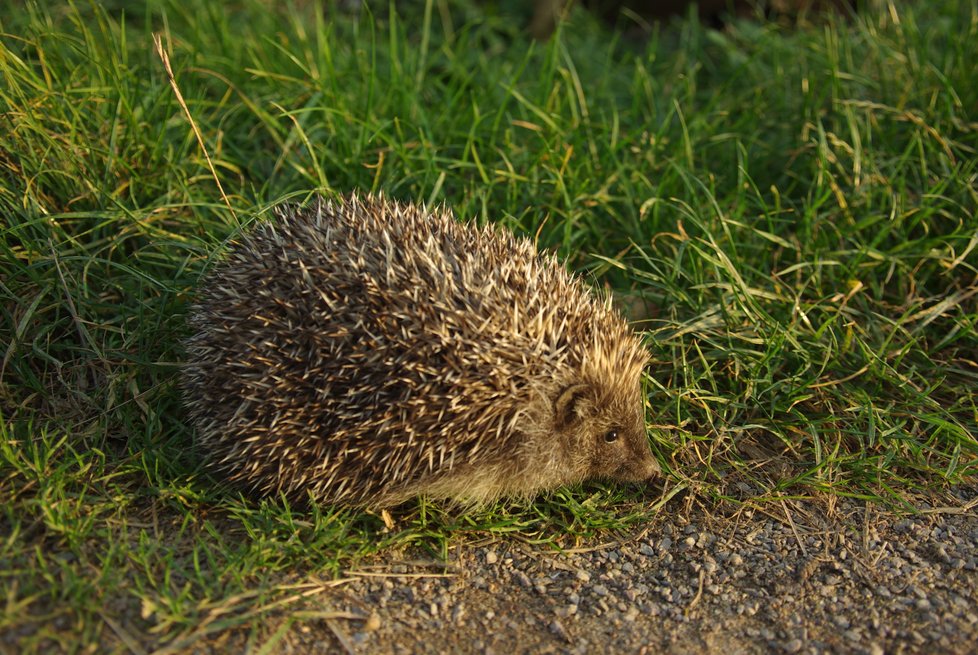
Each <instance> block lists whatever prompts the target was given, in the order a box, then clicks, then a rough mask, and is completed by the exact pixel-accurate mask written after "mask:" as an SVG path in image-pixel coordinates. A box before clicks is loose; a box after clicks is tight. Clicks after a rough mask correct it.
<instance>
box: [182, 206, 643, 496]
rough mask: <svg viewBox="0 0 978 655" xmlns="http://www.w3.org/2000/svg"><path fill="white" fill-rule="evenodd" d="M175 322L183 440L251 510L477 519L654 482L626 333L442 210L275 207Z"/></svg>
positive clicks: (500, 237) (552, 266) (638, 359)
mask: <svg viewBox="0 0 978 655" xmlns="http://www.w3.org/2000/svg"><path fill="white" fill-rule="evenodd" d="M189 323H190V327H191V331H192V336H191V337H190V338H189V339H188V341H187V342H186V349H187V364H186V366H185V368H184V372H183V380H182V384H183V392H184V396H185V399H186V404H187V407H188V411H189V415H190V418H191V422H192V423H193V425H194V426H195V427H196V430H197V438H198V442H199V444H200V446H201V447H202V449H203V450H204V451H205V453H206V454H207V455H208V456H209V457H210V459H211V462H212V464H213V465H214V466H215V467H216V468H217V469H218V470H220V471H222V472H223V473H224V474H225V475H226V477H227V478H229V479H230V480H231V481H233V482H236V483H239V484H242V485H244V486H246V487H248V488H251V489H252V490H254V491H257V492H259V493H261V494H267V495H276V494H285V495H286V496H287V497H290V498H295V499H305V498H307V497H310V496H311V497H312V499H313V500H314V501H317V502H323V503H336V504H341V505H348V506H360V507H375V508H379V507H387V506H392V505H396V504H398V503H400V502H403V501H405V500H407V499H409V498H411V497H413V496H416V495H419V494H427V495H428V496H430V497H434V498H447V499H452V500H457V501H460V502H463V503H471V504H481V503H485V502H489V501H492V500H494V499H497V498H500V497H520V498H530V497H532V496H534V495H536V494H538V493H539V492H541V491H544V490H547V489H552V488H554V487H557V486H560V485H564V484H570V483H575V482H580V481H582V480H585V479H589V478H608V479H618V480H625V481H643V480H646V479H648V478H650V477H653V476H654V475H655V474H656V473H657V472H658V470H659V469H658V465H657V464H656V461H655V459H654V458H653V456H652V454H651V452H650V450H649V444H648V440H647V436H646V431H645V423H644V417H643V399H642V395H641V389H640V376H641V371H642V367H643V365H644V364H645V361H646V357H647V355H646V352H645V350H644V349H643V348H642V345H641V343H640V341H639V339H638V338H637V337H636V336H635V335H634V334H633V333H632V332H631V330H630V329H629V328H628V326H627V325H626V324H625V322H624V320H623V319H622V318H621V317H620V316H619V315H618V314H617V312H615V311H614V310H613V309H612V308H611V306H610V304H609V303H607V302H599V301H598V300H596V299H595V298H594V297H593V296H592V295H591V294H590V293H589V292H588V290H587V288H586V287H585V286H584V284H583V283H582V282H581V281H580V280H579V279H577V278H575V277H574V276H572V275H571V274H569V273H568V272H567V270H566V269H565V268H564V267H563V266H561V265H560V263H559V262H557V261H556V260H555V259H554V258H553V257H549V256H548V257H542V256H540V255H538V254H537V252H536V250H535V248H534V246H533V244H532V243H531V242H530V241H528V240H526V239H522V238H516V237H514V236H513V235H511V234H509V233H507V232H503V231H502V230H499V229H496V228H492V227H486V228H478V227H476V226H474V225H471V224H463V223H460V222H458V221H456V220H455V219H454V217H453V216H452V215H451V213H450V212H448V211H447V210H444V209H437V210H434V211H429V210H426V209H425V208H423V207H419V206H416V205H412V204H402V203H398V202H392V201H389V200H386V199H383V198H376V197H366V198H364V197H357V196H355V195H354V196H351V197H349V198H347V199H345V200H343V201H340V202H331V201H325V200H317V201H315V202H314V203H312V204H311V205H310V206H308V207H306V208H304V209H297V208H295V207H284V208H282V209H281V210H279V215H278V217H277V220H275V221H272V222H268V223H265V224H262V225H259V226H258V227H257V228H255V229H253V230H251V231H250V232H248V233H246V234H245V235H244V236H243V237H242V238H241V239H240V241H239V242H238V243H236V244H235V245H233V246H232V247H231V248H230V249H229V252H228V253H227V254H226V256H225V257H224V258H223V259H222V260H221V261H220V262H219V263H217V264H216V265H215V266H214V268H213V269H212V270H211V271H210V272H209V274H208V275H207V276H206V278H205V280H204V281H203V283H202V285H201V288H200V290H199V296H198V300H197V303H196V304H195V305H194V306H193V308H192V310H191V313H190V318H189Z"/></svg>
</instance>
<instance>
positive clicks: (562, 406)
mask: <svg viewBox="0 0 978 655" xmlns="http://www.w3.org/2000/svg"><path fill="white" fill-rule="evenodd" d="M587 390H588V387H587V385H586V384H584V383H582V382H579V383H576V384H570V385H568V386H566V387H564V388H563V389H562V390H561V391H560V393H559V394H557V398H556V399H555V400H554V423H555V424H556V427H557V428H558V429H562V428H566V427H568V426H570V425H572V424H574V423H576V422H577V420H578V412H577V408H578V406H579V405H580V404H581V400H583V399H584V396H585V395H586V394H587Z"/></svg>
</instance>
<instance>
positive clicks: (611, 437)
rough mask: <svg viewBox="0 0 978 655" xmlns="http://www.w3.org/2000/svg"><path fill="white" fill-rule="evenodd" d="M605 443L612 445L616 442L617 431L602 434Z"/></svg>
mask: <svg viewBox="0 0 978 655" xmlns="http://www.w3.org/2000/svg"><path fill="white" fill-rule="evenodd" d="M604 440H605V443H614V442H615V441H618V430H608V431H607V432H605V433H604Z"/></svg>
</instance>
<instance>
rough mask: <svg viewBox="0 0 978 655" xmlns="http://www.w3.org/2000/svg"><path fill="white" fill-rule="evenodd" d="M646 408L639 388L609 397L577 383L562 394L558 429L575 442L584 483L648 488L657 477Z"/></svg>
mask: <svg viewBox="0 0 978 655" xmlns="http://www.w3.org/2000/svg"><path fill="white" fill-rule="evenodd" d="M642 407H643V404H642V398H641V390H640V389H639V387H638V385H637V384H636V385H635V388H634V390H632V391H631V392H630V393H624V394H621V393H618V394H609V393H601V389H600V386H599V385H596V384H589V383H577V384H572V385H569V386H567V387H565V388H564V389H563V390H562V391H561V392H560V393H559V394H558V396H557V398H556V399H555V401H554V419H555V420H554V422H555V428H556V430H557V432H558V434H562V435H565V437H566V438H567V439H568V440H569V441H570V442H571V444H570V446H571V451H572V452H574V453H575V454H576V457H575V458H574V460H575V468H581V469H583V470H580V471H576V472H578V473H579V474H580V477H581V478H583V479H592V478H603V479H610V480H620V481H623V482H645V481H647V480H649V479H650V478H653V477H655V476H657V475H658V474H659V472H660V469H659V464H658V462H656V460H655V457H653V456H652V452H651V450H650V449H649V442H648V437H647V435H646V431H645V418H644V416H643V411H642Z"/></svg>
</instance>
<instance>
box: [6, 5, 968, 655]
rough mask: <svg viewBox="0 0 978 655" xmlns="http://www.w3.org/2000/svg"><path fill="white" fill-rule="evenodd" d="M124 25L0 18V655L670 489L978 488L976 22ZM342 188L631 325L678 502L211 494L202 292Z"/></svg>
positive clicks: (208, 620)
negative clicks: (413, 213)
mask: <svg viewBox="0 0 978 655" xmlns="http://www.w3.org/2000/svg"><path fill="white" fill-rule="evenodd" d="M116 4H118V5H124V4H128V3H107V5H106V6H107V7H108V8H107V9H104V8H101V7H100V6H99V5H96V4H95V3H94V2H92V3H88V2H77V3H75V4H74V5H64V4H63V3H55V2H52V3H49V4H33V3H32V4H28V5H27V6H26V8H25V9H23V10H17V11H11V10H8V11H6V12H4V13H3V14H0V74H2V83H0V249H2V252H0V357H2V359H0V511H2V515H0V562H2V564H0V594H2V597H3V598H2V601H0V602H2V603H3V607H4V609H3V611H2V613H0V644H6V646H3V647H0V650H3V648H4V647H8V646H9V644H10V643H12V641H14V640H16V641H18V642H19V647H20V648H22V649H24V650H39V651H40V650H43V651H45V652H47V651H48V650H49V649H50V648H51V647H52V646H53V647H56V648H57V649H59V650H64V651H72V652H74V651H83V650H88V649H91V648H94V647H96V646H97V645H100V646H101V647H102V648H107V649H117V650H127V649H134V646H135V650H138V648H140V647H142V648H156V647H172V648H173V649H177V648H179V647H182V646H185V645H187V644H190V643H194V642H195V641H197V640H200V639H207V638H208V637H209V636H210V635H213V634H215V633H218V632H220V631H221V630H224V629H227V628H228V627H231V626H244V628H245V629H248V630H251V631H252V632H251V635H252V638H253V639H254V640H255V641H254V644H257V645H260V644H261V643H262V640H263V639H264V638H266V637H267V635H264V636H263V633H262V617H263V616H264V614H265V613H266V612H269V611H282V610H290V609H293V608H296V607H299V606H301V604H302V603H301V592H302V590H303V589H306V587H297V586H296V585H300V584H313V585H314V584H318V583H316V582H315V581H316V580H319V579H328V578H330V577H331V576H333V575H335V574H337V573H338V572H340V571H342V570H343V569H344V568H346V567H349V566H352V565H354V564H355V563H356V562H357V561H358V559H360V558H362V557H363V556H365V555H369V554H371V553H376V552H381V551H383V552H387V551H390V550H391V549H397V548H401V547H404V546H406V545H409V544H418V545H421V546H423V547H425V548H428V549H429V550H430V551H431V552H432V553H433V554H435V555H438V554H444V553H446V552H448V549H449V548H451V547H453V546H454V545H456V544H458V543H460V542H462V541H464V540H465V539H466V538H467V537H468V535H471V534H473V533H475V534H480V535H485V534H487V533H488V534H492V535H500V536H506V535H515V536H516V537H518V538H521V539H527V540H533V541H540V542H544V543H549V544H553V545H554V546H558V547H559V546H566V545H572V544H573V543H574V540H575V539H577V538H580V537H584V536H588V535H592V534H594V533H598V532H601V533H608V534H613V533H615V532H617V531H620V530H625V529H627V528H628V527H629V526H632V525H636V524H640V523H642V522H643V521H645V520H647V518H648V517H649V516H650V515H651V514H654V513H655V511H656V508H657V507H658V506H659V504H660V503H659V501H660V497H661V496H662V495H663V494H670V493H672V492H673V491H675V490H676V489H677V488H680V487H686V488H689V489H691V490H692V492H694V493H697V494H699V495H701V496H703V497H706V498H732V499H734V500H735V501H736V502H751V503H761V502H765V501H768V500H772V499H777V498H780V497H783V496H786V495H796V496H811V495H819V494H835V495H846V496H858V497H862V498H867V499H872V500H878V501H882V502H884V503H886V504H889V505H892V506H897V507H909V506H911V505H913V504H914V503H916V502H918V501H919V500H920V499H922V498H927V497H928V495H933V494H939V493H941V491H942V490H944V489H946V488H948V487H949V486H951V485H955V484H959V483H965V484H974V481H975V475H976V472H978V458H976V455H978V393H976V391H975V389H976V388H978V363H976V362H978V183H976V180H978V163H976V162H978V152H976V151H978V115H976V108H978V83H976V80H978V77H976V72H975V67H974V62H975V61H978V13H976V10H975V7H974V3H970V2H965V1H961V2H952V1H950V0H947V1H941V2H934V3H926V4H925V3H897V4H895V5H894V6H887V7H883V8H882V9H881V10H879V11H876V10H872V9H869V10H867V11H865V12H863V13H861V14H859V15H858V16H857V17H855V18H853V19H851V20H849V21H845V20H842V19H839V18H830V19H828V20H827V21H826V22H824V23H819V24H817V25H803V26H801V28H800V29H786V28H784V27H779V26H776V25H766V24H758V23H752V22H737V23H735V24H732V25H731V26H730V27H729V28H728V29H727V30H726V31H723V32H717V31H711V30H708V29H706V28H704V27H703V26H701V25H699V24H697V23H695V22H693V21H688V20H687V21H678V22H675V23H672V24H670V25H668V26H664V27H661V28H660V29H659V31H657V32H656V33H654V34H653V35H652V36H651V38H650V39H649V40H648V41H647V42H641V43H637V42H632V41H627V40H623V39H622V38H620V37H616V36H614V35H613V34H612V33H610V32H608V31H607V30H606V28H604V27H603V26H601V25H600V24H598V23H597V22H595V21H593V19H591V18H590V17H589V16H587V15H586V14H585V13H583V12H580V11H578V12H575V13H574V15H573V16H572V21H571V23H570V24H569V25H568V26H566V27H565V29H564V30H563V31H562V32H561V33H559V34H558V35H557V36H556V38H555V39H553V40H552V41H551V42H549V43H547V44H531V43H530V42H529V41H528V40H527V38H526V37H525V36H524V34H523V32H522V25H523V22H522V21H523V20H524V18H525V17H523V16H520V15H510V14H507V13H506V12H505V11H504V9H505V5H504V6H503V7H502V8H495V7H493V8H490V9H489V10H480V9H479V8H478V7H476V6H473V5H471V4H469V3H468V2H463V1H462V0H439V1H436V2H433V3H429V4H427V5H425V4H424V3H421V4H419V5H418V7H419V8H418V10H417V11H414V12H411V18H410V19H407V18H403V19H393V18H392V17H391V14H390V13H389V11H388V10H387V9H386V8H385V9H384V10H383V11H382V12H380V17H379V18H376V19H374V18H372V17H371V16H370V15H369V14H365V15H364V16H362V17H361V19H360V20H357V19H356V18H355V17H353V16H351V15H349V14H342V13H335V12H334V10H332V9H328V10H324V9H323V8H322V7H320V6H319V5H317V4H316V3H313V2H295V3H281V2H278V3H271V2H269V3H263V2H259V1H258V0H240V1H239V2H237V3H235V4H236V8H235V10H234V11H226V10H225V9H224V8H223V7H224V6H225V5H224V4H223V3H208V4H207V5H205V6H204V8H203V9H198V8H196V7H195V8H194V9H189V7H190V6H191V5H189V4H186V3H178V2H148V3H147V4H146V5H145V6H143V7H140V8H138V9H136V10H127V11H129V13H123V12H122V11H121V10H117V9H115V6H116ZM511 4H515V3H511ZM327 14H328V16H327ZM154 32H160V33H162V35H163V41H164V44H165V47H166V48H167V50H168V52H169V53H170V58H171V61H172V65H173V70H174V72H175V75H176V82H177V84H178V85H179V88H180V90H181V92H182V94H183V96H184V97H185V99H186V103H187V107H188V109H189V112H190V114H191V116H192V117H193V121H194V123H195V124H196V125H197V126H198V128H199V129H200V132H201V134H202V136H203V139H204V142H205V144H206V147H207V151H208V152H209V154H210V156H211V158H212V160H213V163H214V167H215V170H216V171H217V176H218V178H219V179H220V182H221V185H222V186H223V189H224V191H225V192H226V194H227V200H228V203H229V205H230V206H228V204H226V203H225V200H224V199H223V198H222V195H221V193H220V192H219V190H218V186H217V184H216V180H215V178H214V176H213V175H212V174H211V172H210V169H209V168H208V165H207V162H206V160H205V158H204V155H203V152H202V151H201V149H200V147H199V145H198V143H197V141H196V139H195V137H194V135H193V132H192V131H191V128H190V122H189V120H188V118H187V116H186V114H185V113H184V111H183V109H182V108H181V107H180V105H179V103H178V101H177V99H176V96H175V94H174V92H173V90H172V89H171V87H170V85H169V83H168V81H167V78H166V75H165V73H164V70H163V67H162V64H161V62H160V60H159V58H158V57H157V55H156V53H155V52H154V49H153V45H152V34H153V33H154ZM317 189H320V190H325V191H327V192H336V193H342V192H346V191H349V190H352V189H367V190H372V191H380V190H383V191H384V192H385V193H388V194H390V195H393V196H395V197H398V198H403V199H412V200H421V201H427V202H445V203H447V204H448V205H450V206H452V207H453V208H454V209H455V210H456V212H457V213H458V214H459V215H460V216H462V217H466V218H469V219H474V220H478V221H496V222H499V223H502V224H505V225H507V226H508V227H510V228H511V229H513V230H515V231H517V232H519V233H524V234H530V235H536V237H537V239H538V242H539V244H540V247H541V248H549V249H553V250H555V251H557V252H559V253H560V254H561V256H562V257H564V258H566V260H567V262H568V265H569V266H571V267H572V268H575V269H577V270H581V271H585V272H586V275H588V276H589V277H590V278H591V279H592V280H593V281H594V282H595V284H596V285H599V286H608V287H610V288H613V289H615V290H617V291H619V292H621V293H622V294H623V295H624V296H625V297H627V298H629V302H631V303H632V304H634V305H637V306H638V305H641V306H642V307H643V309H642V311H641V314H642V317H643V320H642V321H641V322H640V323H639V325H640V327H641V328H642V329H644V330H645V331H646V333H647V335H648V346H649V349H650V351H651V353H652V356H653V364H652V366H651V367H650V370H649V378H648V385H647V389H648V399H649V414H648V419H649V422H650V425H652V426H653V429H652V436H653V439H654V443H655V446H656V448H657V452H658V454H659V455H660V458H661V460H662V461H663V463H664V464H665V465H666V466H667V467H668V468H669V469H670V470H671V477H670V479H669V481H668V482H667V483H666V484H665V488H664V489H652V490H646V491H644V492H643V491H641V490H635V489H626V488H618V487H613V486H602V485H588V486H586V487H584V488H578V489H570V490H563V491H560V492H558V493H556V494H554V495H553V496H552V497H551V498H548V499H540V500H539V501H538V502H536V503H534V504H532V505H529V506H526V507H511V506H506V505H500V506H497V507H492V508H489V509H486V510H482V511H479V512H476V513H473V514H467V515H465V514H461V515H460V514H457V513H453V512H449V511H446V510H445V509H444V508H440V507H438V506H437V505H431V504H427V503H425V502H424V501H418V502H417V503H413V504H409V505H408V506H406V507H404V508H401V509H400V510H398V512H396V513H395V515H394V518H395V525H394V527H393V528H386V527H385V526H384V524H383V522H382V521H381V520H380V519H379V518H378V517H375V516H371V515H364V514H358V513H354V512H344V511H336V510H333V509H331V508H319V509H312V510H296V509H294V508H290V507H288V506H287V505H286V504H285V503H283V502H278V501H274V500H273V501H268V502H263V503H257V502H254V501H249V500H246V499H242V498H240V497H237V496H236V495H234V494H232V493H230V492H228V491H227V490H225V489H223V488H222V487H221V486H220V485H219V484H218V483H217V482H216V481H215V480H214V479H212V478H210V477H209V476H208V475H207V473H206V471H205V470H204V469H203V468H202V467H201V463H200V458H199V457H198V456H197V455H196V454H195V453H194V452H193V450H192V439H193V436H192V434H191V431H190V430H189V429H188V427H187V425H186V423H185V419H184V415H183V412H182V410H181V407H180V402H179V397H178V393H177V390H176V386H175V379H176V374H177V364H178V362H179V361H180V357H181V353H180V348H179V339H180V337H181V336H182V335H183V334H184V326H183V316H184V312H185V311H186V307H187V303H188V300H189V299H190V298H191V297H192V292H193V289H194V286H195V284H196V282H197V280H198V279H199V276H200V275H201V274H202V272H203V271H204V270H205V268H206V265H207V263H208V261H209V260H210V258H211V257H212V256H213V254H214V253H215V252H216V251H217V250H218V249H219V247H220V245H221V243H222V242H223V241H224V240H225V239H227V238H228V237H229V236H231V235H232V234H233V233H234V232H235V231H236V230H238V229H240V226H241V225H243V224H245V223H246V222H247V221H250V220H252V219H253V218H254V216H255V215H256V214H261V213H262V212H264V211H265V210H266V209H267V208H268V207H269V206H271V205H273V204H274V203H276V202H279V201H281V200H283V199H285V198H293V199H296V198H298V199H301V198H304V197H306V196H307V195H308V194H309V193H310V192H312V191H314V190H317ZM942 502H944V501H942ZM297 590H298V591H297ZM297 616H298V615H297Z"/></svg>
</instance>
